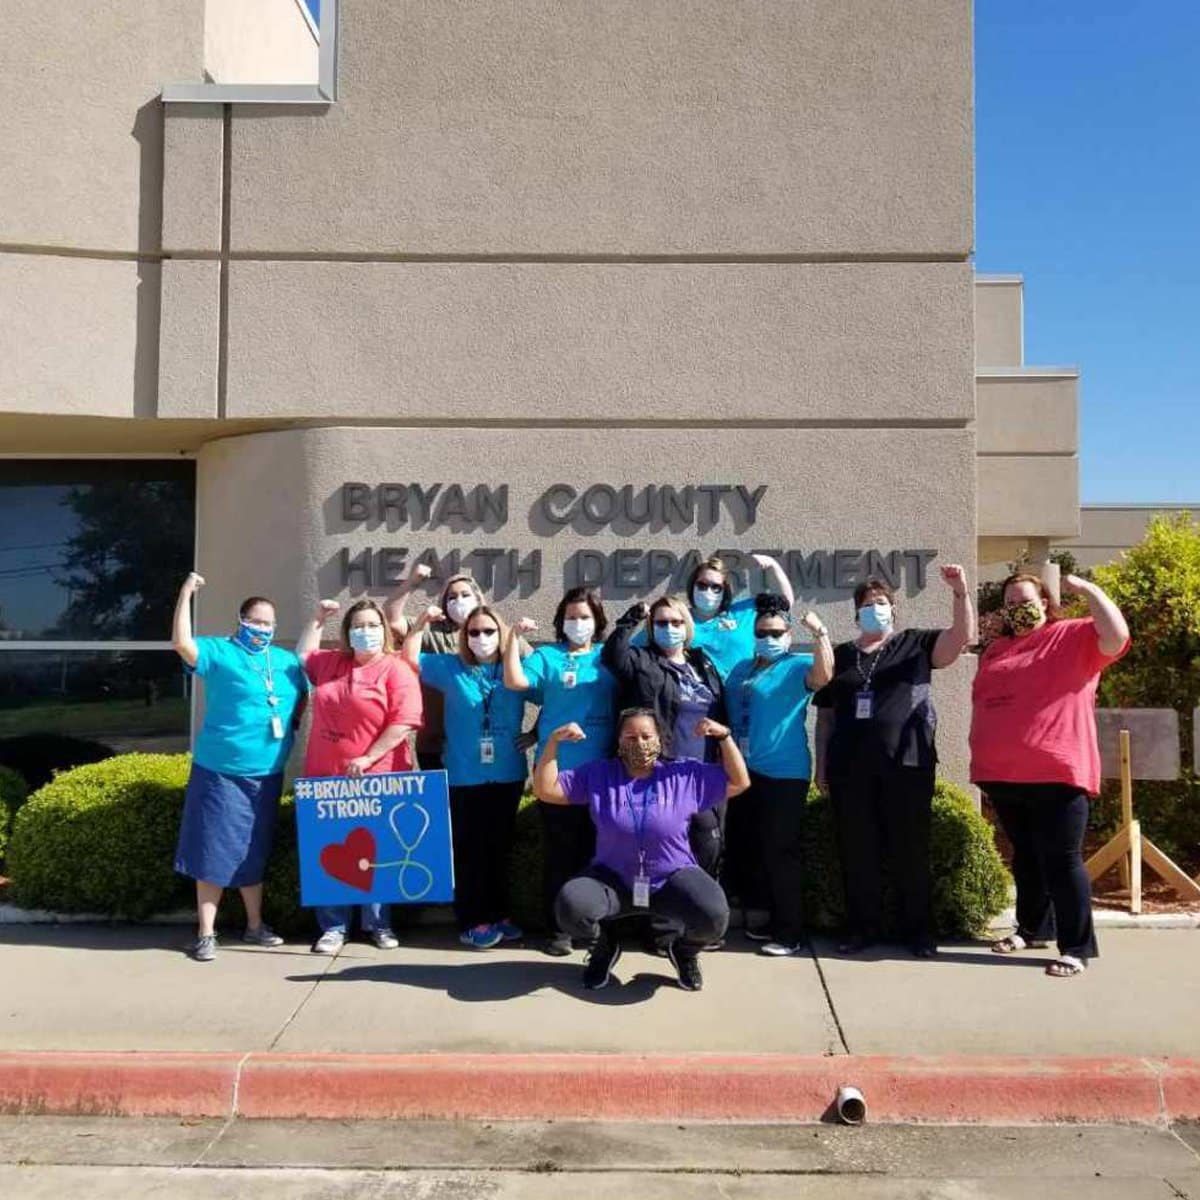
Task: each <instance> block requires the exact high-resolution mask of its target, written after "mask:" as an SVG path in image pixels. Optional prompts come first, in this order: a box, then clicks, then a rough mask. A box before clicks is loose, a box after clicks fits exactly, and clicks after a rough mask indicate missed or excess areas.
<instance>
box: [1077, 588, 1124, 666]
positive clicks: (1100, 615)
mask: <svg viewBox="0 0 1200 1200" xmlns="http://www.w3.org/2000/svg"><path fill="white" fill-rule="evenodd" d="M1062 582H1063V591H1065V592H1066V593H1067V594H1068V595H1070V596H1080V595H1081V596H1083V597H1084V598H1085V599H1086V600H1087V606H1088V611H1089V612H1090V613H1091V616H1092V621H1093V622H1094V623H1095V626H1096V636H1097V637H1098V638H1099V639H1100V653H1101V654H1103V655H1105V656H1106V657H1108V658H1112V656H1113V655H1114V654H1120V652H1121V650H1122V648H1123V647H1124V645H1125V643H1126V642H1127V641H1129V625H1128V623H1127V622H1126V620H1125V616H1124V614H1123V613H1122V612H1121V610H1120V609H1119V608H1118V607H1117V606H1116V605H1115V604H1114V603H1113V602H1112V600H1110V599H1109V597H1108V594H1107V593H1106V592H1105V591H1104V589H1103V588H1102V587H1100V585H1099V584H1097V583H1091V582H1089V581H1088V580H1086V579H1080V578H1079V576H1078V575H1068V576H1067V577H1066V579H1064V580H1063V581H1062Z"/></svg>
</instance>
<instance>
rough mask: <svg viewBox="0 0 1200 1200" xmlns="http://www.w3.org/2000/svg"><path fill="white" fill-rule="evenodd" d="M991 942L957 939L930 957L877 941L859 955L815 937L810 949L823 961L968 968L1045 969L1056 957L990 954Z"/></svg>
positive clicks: (1035, 953)
mask: <svg viewBox="0 0 1200 1200" xmlns="http://www.w3.org/2000/svg"><path fill="white" fill-rule="evenodd" d="M990 947H991V943H990V942H957V943H952V944H951V945H949V946H946V945H944V944H943V945H940V946H939V947H938V952H937V954H936V955H935V956H934V957H933V958H930V959H923V960H922V959H917V958H915V957H914V956H913V954H912V952H911V951H910V950H909V949H908V947H906V946H902V945H891V944H889V943H887V942H879V943H877V944H876V945H874V946H872V947H871V948H870V949H869V950H864V951H862V953H860V954H839V953H838V952H837V942H836V941H833V940H827V939H824V938H818V939H814V941H813V943H812V952H813V954H814V955H815V957H816V958H818V959H820V960H821V961H823V962H838V963H879V962H903V963H913V964H914V965H915V964H917V963H918V962H920V963H921V964H922V965H924V966H928V967H930V968H933V967H936V966H937V965H938V964H939V963H942V964H957V965H960V966H969V967H1039V968H1042V969H1045V966H1046V964H1047V963H1048V962H1051V961H1053V959H1055V958H1057V957H1058V956H1057V954H1055V953H1054V951H1053V950H1040V951H1030V952H1028V953H1025V954H993V953H992V952H991V949H990Z"/></svg>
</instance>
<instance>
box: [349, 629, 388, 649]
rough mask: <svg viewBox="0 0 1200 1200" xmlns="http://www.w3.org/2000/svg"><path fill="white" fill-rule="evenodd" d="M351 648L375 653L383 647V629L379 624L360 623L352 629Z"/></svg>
mask: <svg viewBox="0 0 1200 1200" xmlns="http://www.w3.org/2000/svg"><path fill="white" fill-rule="evenodd" d="M350 649H351V650H357V651H359V652H360V653H362V654H374V653H375V651H376V650H382V649H383V629H382V628H381V627H380V626H378V625H358V626H356V627H355V628H354V629H352V630H350Z"/></svg>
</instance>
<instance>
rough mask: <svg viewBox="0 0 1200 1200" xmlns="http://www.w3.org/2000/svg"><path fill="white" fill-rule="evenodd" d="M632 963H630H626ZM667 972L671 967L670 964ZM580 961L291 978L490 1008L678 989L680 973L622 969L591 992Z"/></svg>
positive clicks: (383, 967)
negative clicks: (556, 997)
mask: <svg viewBox="0 0 1200 1200" xmlns="http://www.w3.org/2000/svg"><path fill="white" fill-rule="evenodd" d="M624 961H628V960H624ZM664 966H665V967H666V971H667V972H671V968H670V965H669V964H667V963H664ZM582 975H583V968H582V966H581V964H580V963H578V962H512V961H502V960H497V961H489V962H478V963H458V964H449V963H448V964H444V965H425V964H420V963H369V964H368V963H363V964H362V965H361V966H357V965H356V966H352V967H346V968H344V969H342V970H340V971H331V972H329V973H328V974H325V973H321V972H316V973H314V974H311V975H289V976H287V979H288V981H289V982H291V983H318V984H321V985H324V984H329V983H395V984H401V985H404V986H408V987H417V988H426V989H427V990H429V991H435V992H444V993H445V994H446V995H447V996H448V997H449V998H450V999H451V1000H462V1001H466V1002H467V1003H488V1002H493V1001H497V1000H515V999H516V998H517V997H519V996H528V995H531V994H532V993H534V992H538V991H541V990H543V989H544V988H553V989H554V990H556V991H559V992H562V993H563V994H564V995H567V996H572V997H574V998H575V999H578V1000H583V1001H585V1002H586V1003H588V1004H597V1005H603V1006H608V1007H620V1006H623V1005H627V1004H641V1003H643V1002H645V1001H646V1000H649V999H650V997H651V996H653V995H654V993H655V992H657V991H658V989H659V988H660V987H664V986H665V987H675V986H676V982H675V975H674V972H671V973H670V974H667V973H666V972H664V973H663V974H661V975H658V974H651V973H648V972H642V971H639V972H637V973H635V974H633V975H623V974H622V972H621V969H620V965H618V968H617V972H616V975H615V977H614V978H613V980H612V981H611V982H610V983H609V985H608V986H607V987H605V988H602V989H601V990H600V991H598V992H589V991H585V990H584V987H583V982H582Z"/></svg>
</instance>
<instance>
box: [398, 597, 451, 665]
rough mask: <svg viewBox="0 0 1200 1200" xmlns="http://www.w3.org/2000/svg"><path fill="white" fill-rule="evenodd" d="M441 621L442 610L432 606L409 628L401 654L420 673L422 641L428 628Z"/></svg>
mask: <svg viewBox="0 0 1200 1200" xmlns="http://www.w3.org/2000/svg"><path fill="white" fill-rule="evenodd" d="M441 619H442V610H441V609H440V608H438V606H437V605H436V604H431V605H430V606H429V607H428V608H427V609H426V610H425V611H424V612H423V613H422V614H421V615H420V616H419V617H418V618H417V619H416V620H415V621H414V622H413V623H412V625H411V626H410V627H409V630H408V636H407V637H406V638H405V639H404V645H403V647H402V648H401V650H400V654H401V656H402V657H403V659H404V661H405V662H406V663H408V665H409V666H410V667H412V669H413V670H414V671H417V672H418V673H419V672H420V670H421V639H422V638H423V637H424V636H425V630H426V628H428V626H429V625H431V624H432V623H433V622H434V621H440V620H441Z"/></svg>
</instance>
